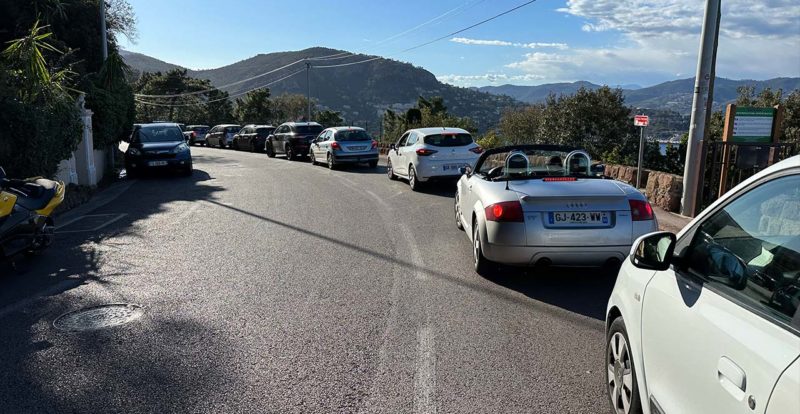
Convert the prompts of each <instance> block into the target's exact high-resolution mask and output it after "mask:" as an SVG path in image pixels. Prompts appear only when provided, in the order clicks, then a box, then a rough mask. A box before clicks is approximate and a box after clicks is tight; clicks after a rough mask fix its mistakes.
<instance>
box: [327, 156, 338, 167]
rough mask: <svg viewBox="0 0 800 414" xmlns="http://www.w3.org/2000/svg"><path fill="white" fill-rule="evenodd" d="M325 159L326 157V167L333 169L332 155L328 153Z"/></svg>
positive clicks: (334, 165)
mask: <svg viewBox="0 0 800 414" xmlns="http://www.w3.org/2000/svg"><path fill="white" fill-rule="evenodd" d="M327 159H328V168H330V169H332V170H335V169H336V164H334V163H333V156H332V155H331V154H328V157H327Z"/></svg>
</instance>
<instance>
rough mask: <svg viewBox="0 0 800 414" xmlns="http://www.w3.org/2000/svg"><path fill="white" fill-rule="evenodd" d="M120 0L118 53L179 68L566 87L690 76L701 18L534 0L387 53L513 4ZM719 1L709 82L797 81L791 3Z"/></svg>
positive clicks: (797, 6) (685, 5) (799, 25)
mask: <svg viewBox="0 0 800 414" xmlns="http://www.w3.org/2000/svg"><path fill="white" fill-rule="evenodd" d="M128 1H129V3H130V4H131V5H132V6H133V9H134V11H135V13H136V15H137V19H138V25H137V28H138V33H139V35H138V39H136V42H135V43H131V42H129V41H127V40H125V39H124V38H123V39H122V42H121V43H122V46H123V48H125V49H127V50H131V51H135V52H139V53H144V54H147V55H150V56H153V57H156V58H158V59H162V60H165V61H168V62H171V63H176V64H179V65H182V66H186V67H189V68H194V69H200V68H215V67H219V66H224V65H227V64H231V63H234V62H236V61H239V60H242V59H246V58H248V57H251V56H254V55H256V54H259V53H270V52H278V51H286V50H300V49H304V48H307V47H312V46H327V47H331V48H335V49H343V50H347V51H352V52H361V53H367V54H375V55H381V56H391V57H392V58H395V59H398V60H402V61H406V62H410V63H413V64H414V65H417V66H421V67H424V68H425V69H427V70H429V71H430V72H432V73H433V74H435V75H436V76H437V77H439V79H440V80H442V81H444V82H448V83H452V84H456V85H459V86H482V85H490V84H495V85H499V84H505V83H513V84H542V83H549V82H560V81H575V80H589V81H592V82H596V83H606V84H610V85H621V84H639V85H643V86H647V85H651V84H655V83H658V82H662V81H665V80H671V79H675V78H685V77H690V76H693V75H694V69H695V66H696V54H697V48H698V45H699V33H700V22H701V20H702V12H703V9H702V3H703V2H701V1H699V0H539V1H537V2H535V3H533V4H531V5H529V6H526V7H524V8H522V9H520V10H518V11H516V12H514V13H512V14H508V15H506V16H503V17H500V18H498V19H497V20H494V21H492V22H489V23H487V24H485V25H482V26H479V27H477V28H474V29H472V30H469V31H466V32H464V33H460V34H458V35H456V36H453V37H451V38H448V39H445V40H442V41H440V42H437V43H434V44H431V45H429V46H426V47H423V48H420V49H416V50H414V51H411V52H406V53H398V52H399V51H401V50H403V49H405V48H408V47H411V46H415V45H418V44H420V43H423V42H426V41H428V40H431V39H434V38H437V37H440V36H443V35H445V34H447V33H451V32H453V31H455V30H458V29H461V28H463V27H466V26H469V25H471V24H473V23H476V22H478V21H481V20H483V19H485V18H487V17H490V16H492V15H495V14H497V13H500V12H501V11H504V10H507V9H509V8H511V7H514V6H516V5H518V4H521V3H523V2H524V1H523V0H427V1H420V0H404V1H396V0H369V1H368V0H327V1H326V0H305V1H302V2H301V1H283V0H280V1H279V0H272V1H255V0H240V1H225V2H220V1H210V0H191V1H190V0H169V1H163V0H160V1H159V0H128ZM723 3H724V6H723V25H722V31H721V37H720V50H719V54H718V55H719V59H718V70H717V71H718V74H719V75H721V76H725V77H730V78H734V79H742V78H747V79H767V78H772V77H776V76H800V2H797V1H796V0H760V1H759V0H727V1H725V2H723ZM437 18H438V19H437ZM434 19H435V20H434ZM431 20H434V21H433V22H430V21H431ZM426 22H429V23H428V24H426V25H423V26H422V27H418V28H416V29H414V28H415V27H417V26H418V25H420V24H422V23H426ZM409 29H414V30H411V31H409ZM404 32H407V33H404ZM398 34H402V35H400V36H397V35H398ZM266 69H269V68H265V70H266Z"/></svg>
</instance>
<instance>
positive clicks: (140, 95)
mask: <svg viewBox="0 0 800 414" xmlns="http://www.w3.org/2000/svg"><path fill="white" fill-rule="evenodd" d="M345 53H349V52H340V53H336V54H333V55H328V56H320V57H318V58H316V59H325V58H331V57H334V56H340V55H342V54H345ZM344 57H347V56H344ZM307 59H308V58H303V59H300V60H296V61H294V62H292V63H289V64H288V65H284V66H281V67H279V68H277V69H273V70H271V71H269V72H264V73H261V74H258V75H255V76H252V77H249V78H247V79H242V80H239V81H236V82H232V83H229V84H226V85H221V86H218V87H213V88H209V89H205V90H202V91H194V92H184V93H176V94H171V95H145V94H134V96H136V97H139V98H180V97H183V96H191V95H202V94H205V93H208V92H211V91H213V90H218V89H224V88H227V87H230V86H234V85H239V84H242V83H245V82H249V81H251V80H254V79H258V78H261V77H264V76H267V75H270V74H273V73H275V72H277V71H279V70H282V69H286V68H288V67H290V66H294V65H296V64H298V63H300V62H305V61H306V60H307Z"/></svg>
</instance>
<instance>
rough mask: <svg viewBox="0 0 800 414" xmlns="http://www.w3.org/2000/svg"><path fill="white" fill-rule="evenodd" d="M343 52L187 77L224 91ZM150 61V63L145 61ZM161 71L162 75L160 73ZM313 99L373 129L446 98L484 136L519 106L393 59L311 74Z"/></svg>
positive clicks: (280, 88)
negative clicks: (390, 114)
mask: <svg viewBox="0 0 800 414" xmlns="http://www.w3.org/2000/svg"><path fill="white" fill-rule="evenodd" d="M341 52H342V51H339V50H333V49H326V48H312V49H306V50H302V51H296V52H279V53H270V54H261V55H257V56H254V57H252V58H249V59H245V60H242V61H240V62H236V63H234V64H231V65H227V66H223V67H221V68H216V69H210V70H201V71H191V70H190V71H189V72H188V73H189V75H190V76H193V77H197V78H201V79H209V80H210V81H211V82H212V83H213V84H214V85H226V84H230V83H233V82H237V81H240V80H242V79H248V78H251V77H253V76H256V75H259V74H262V73H264V72H267V71H270V70H273V69H276V68H279V67H282V66H285V65H288V64H290V63H293V62H296V61H298V60H301V59H304V58H314V57H320V56H327V55H333V54H337V53H341ZM126 55H127V56H125V59H126V62H128V64H129V65H130V66H131V67H133V68H134V69H136V70H139V71H151V70H154V69H155V70H168V69H170V68H172V67H175V66H174V65H171V64H169V63H166V62H161V61H158V60H157V59H153V58H150V57H147V56H144V55H140V54H131V53H127V54H126ZM373 57H374V56H367V55H354V56H349V57H347V58H344V59H331V60H324V61H323V60H319V61H316V62H314V65H317V66H322V65H338V64H344V63H351V62H358V61H362V60H366V59H370V58H373ZM145 58H146V59H145ZM159 68H161V69H159ZM302 68H303V64H302V63H300V64H297V65H294V66H291V67H289V68H286V69H283V70H281V71H278V72H276V73H273V74H270V75H267V76H263V77H259V78H257V79H253V80H249V81H247V82H243V83H240V84H237V85H233V86H230V87H227V88H223V89H224V90H226V91H228V92H229V93H231V94H232V95H233V94H237V93H241V92H243V91H247V90H250V89H253V88H256V87H259V86H262V85H265V84H267V83H270V82H271V81H273V80H275V79H279V78H281V77H283V76H286V75H288V74H290V73H292V72H294V71H296V70H298V69H302ZM310 78H311V96H312V98H314V99H316V100H318V102H319V104H320V106H321V107H323V108H329V109H332V110H336V111H340V112H341V113H342V116H343V117H344V118H345V119H346V120H347V121H348V122H350V123H359V124H361V123H363V122H364V121H368V122H370V123H372V122H376V123H375V124H374V125H377V122H378V121H379V120H380V117H381V115H382V114H383V112H384V111H385V110H386V109H387V108H391V109H395V110H405V109H407V108H409V107H410V106H412V105H413V104H414V103H416V101H417V98H418V97H419V96H420V95H422V96H426V97H430V96H442V97H443V98H444V100H445V104H446V105H447V107H448V110H449V112H451V113H452V114H454V115H458V116H469V117H470V118H472V119H473V120H474V121H475V122H476V124H477V126H478V128H479V129H480V130H481V131H485V130H486V129H488V128H491V127H493V126H495V125H496V124H497V122H498V121H499V119H500V113H501V112H502V109H503V108H505V107H509V106H514V105H518V104H520V102H518V101H516V100H514V99H512V98H509V97H507V96H505V95H492V94H489V93H486V92H480V91H475V90H472V89H468V88H459V87H455V86H451V85H447V84H444V83H441V82H439V81H438V80H437V79H436V77H435V76H434V75H433V74H432V73H430V72H428V71H427V70H425V69H422V68H419V67H415V66H413V65H411V64H408V63H403V62H399V61H396V60H391V59H384V58H378V59H376V60H374V61H371V62H367V63H362V64H356V65H350V66H343V67H337V68H318V69H313V68H312V70H311V73H310ZM269 88H270V90H271V92H272V94H273V95H279V94H282V93H299V94H305V93H306V74H305V73H300V74H298V75H295V76H292V77H290V78H288V79H286V80H284V81H281V82H278V83H276V84H274V85H272V86H270V87H269Z"/></svg>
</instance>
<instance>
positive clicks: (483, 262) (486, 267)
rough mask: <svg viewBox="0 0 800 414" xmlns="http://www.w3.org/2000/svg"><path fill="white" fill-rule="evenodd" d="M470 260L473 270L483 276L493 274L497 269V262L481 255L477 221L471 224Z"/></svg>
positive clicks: (481, 247)
mask: <svg viewBox="0 0 800 414" xmlns="http://www.w3.org/2000/svg"><path fill="white" fill-rule="evenodd" d="M472 260H473V262H474V265H475V272H477V273H478V274H479V275H481V276H483V277H491V276H494V273H495V272H496V271H497V264H496V263H495V262H493V261H491V260H489V259H487V258H486V257H485V256H484V255H483V246H482V245H481V236H480V232H479V231H478V223H474V224H473V225H472Z"/></svg>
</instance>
